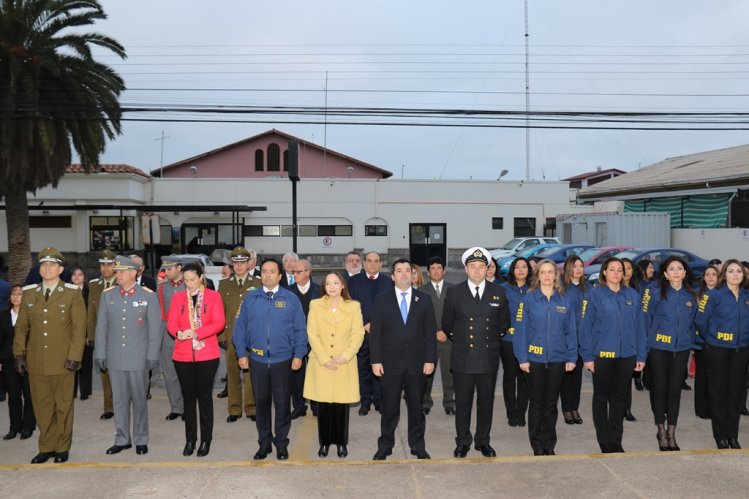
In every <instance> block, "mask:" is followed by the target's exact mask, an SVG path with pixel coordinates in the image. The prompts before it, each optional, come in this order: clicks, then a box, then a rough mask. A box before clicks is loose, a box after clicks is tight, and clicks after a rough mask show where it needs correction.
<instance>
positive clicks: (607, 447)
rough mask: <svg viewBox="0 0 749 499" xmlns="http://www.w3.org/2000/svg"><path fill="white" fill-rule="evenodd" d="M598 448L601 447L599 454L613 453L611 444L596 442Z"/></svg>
mask: <svg viewBox="0 0 749 499" xmlns="http://www.w3.org/2000/svg"><path fill="white" fill-rule="evenodd" d="M598 445H599V447H601V454H611V453H612V452H614V451H613V450H612V449H611V444H610V443H608V442H598Z"/></svg>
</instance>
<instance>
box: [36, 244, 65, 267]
mask: <svg viewBox="0 0 749 499" xmlns="http://www.w3.org/2000/svg"><path fill="white" fill-rule="evenodd" d="M37 259H38V260H39V263H42V262H54V263H59V264H60V265H62V264H63V262H64V261H65V259H64V258H63V256H62V253H60V252H59V251H57V250H56V249H55V248H52V247H50V246H48V247H46V248H44V249H43V250H41V251H40V252H39V255H37Z"/></svg>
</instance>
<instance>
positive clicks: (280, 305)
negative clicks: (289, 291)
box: [276, 301, 286, 308]
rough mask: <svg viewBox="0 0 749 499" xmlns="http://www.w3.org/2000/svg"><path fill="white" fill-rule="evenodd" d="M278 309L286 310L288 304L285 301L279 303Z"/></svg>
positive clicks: (277, 303) (277, 304)
mask: <svg viewBox="0 0 749 499" xmlns="http://www.w3.org/2000/svg"><path fill="white" fill-rule="evenodd" d="M276 308H286V302H285V301H277V302H276Z"/></svg>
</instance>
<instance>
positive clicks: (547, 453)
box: [544, 449, 557, 456]
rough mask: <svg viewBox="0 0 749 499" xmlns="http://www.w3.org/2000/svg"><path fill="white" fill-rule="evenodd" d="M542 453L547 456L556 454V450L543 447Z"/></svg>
mask: <svg viewBox="0 0 749 499" xmlns="http://www.w3.org/2000/svg"><path fill="white" fill-rule="evenodd" d="M544 454H546V455H547V456H556V455H557V454H556V452H554V449H545V450H544Z"/></svg>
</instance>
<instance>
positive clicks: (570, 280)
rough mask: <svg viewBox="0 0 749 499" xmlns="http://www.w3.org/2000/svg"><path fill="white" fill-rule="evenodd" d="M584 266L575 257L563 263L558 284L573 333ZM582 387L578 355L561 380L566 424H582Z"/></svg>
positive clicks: (579, 308)
mask: <svg viewBox="0 0 749 499" xmlns="http://www.w3.org/2000/svg"><path fill="white" fill-rule="evenodd" d="M584 276H585V265H584V264H583V261H582V259H580V257H579V256H577V255H572V256H570V257H568V258H567V260H566V261H565V262H564V271H563V274H562V276H561V279H560V283H559V292H560V293H562V294H563V295H564V296H565V297H566V298H567V301H568V302H569V304H570V307H572V311H573V313H574V315H575V331H577V330H579V329H580V319H581V318H582V308H583V299H584V298H585V279H584ZM576 340H577V339H576ZM582 385H583V359H582V358H581V357H580V356H579V355H578V357H577V361H576V362H575V369H573V370H572V371H567V372H565V374H564V378H562V388H561V397H560V398H561V400H562V417H563V418H564V422H565V423H567V424H583V418H582V417H581V416H580V412H579V409H580V390H581V389H582Z"/></svg>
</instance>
